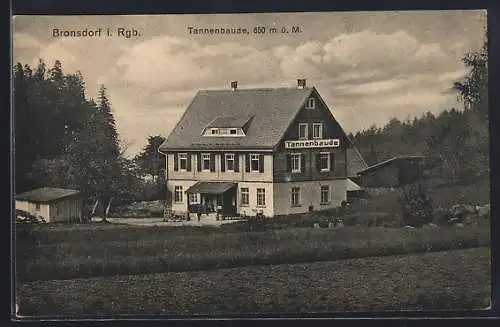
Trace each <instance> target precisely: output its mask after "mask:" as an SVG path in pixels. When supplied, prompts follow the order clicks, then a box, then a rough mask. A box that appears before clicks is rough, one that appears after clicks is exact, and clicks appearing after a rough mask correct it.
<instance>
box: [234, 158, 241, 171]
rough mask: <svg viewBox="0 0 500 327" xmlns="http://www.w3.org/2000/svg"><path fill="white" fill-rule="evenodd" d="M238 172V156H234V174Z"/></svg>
mask: <svg viewBox="0 0 500 327" xmlns="http://www.w3.org/2000/svg"><path fill="white" fill-rule="evenodd" d="M239 171H240V154H239V153H235V154H234V172H235V173H238V172H239Z"/></svg>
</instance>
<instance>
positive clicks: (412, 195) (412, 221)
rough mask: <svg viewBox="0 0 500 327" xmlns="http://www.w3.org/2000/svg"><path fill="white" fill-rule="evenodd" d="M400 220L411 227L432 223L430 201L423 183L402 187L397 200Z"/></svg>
mask: <svg viewBox="0 0 500 327" xmlns="http://www.w3.org/2000/svg"><path fill="white" fill-rule="evenodd" d="M399 203H400V205H401V218H402V219H403V222H404V223H405V224H406V225H408V226H412V227H422V226H423V225H425V224H428V223H430V222H432V213H433V209H432V201H431V199H430V197H429V195H428V192H427V187H426V184H425V181H423V180H422V181H419V182H417V183H414V184H409V185H406V186H404V187H403V192H402V194H401V196H400V198H399Z"/></svg>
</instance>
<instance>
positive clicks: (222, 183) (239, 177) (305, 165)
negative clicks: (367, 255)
mask: <svg viewBox="0 0 500 327" xmlns="http://www.w3.org/2000/svg"><path fill="white" fill-rule="evenodd" d="M159 152H160V153H163V154H164V155H165V159H166V168H167V169H166V174H167V187H168V190H169V191H170V194H171V197H170V198H171V206H172V210H173V211H176V212H187V211H189V212H194V211H196V210H199V208H202V209H203V210H205V211H217V210H219V211H222V212H223V213H225V214H228V215H233V214H239V215H249V216H252V215H256V214H257V213H262V214H264V215H265V216H267V217H272V216H276V215H286V214H292V213H303V212H307V211H316V210H325V209H330V208H334V207H338V206H340V204H341V203H342V201H345V200H346V190H347V187H348V177H349V175H350V174H351V173H350V171H356V170H358V169H362V168H364V167H363V166H360V167H358V168H357V169H356V168H354V169H353V168H352V167H349V162H353V163H356V164H359V162H362V163H363V164H364V161H363V160H362V158H361V160H360V158H359V153H358V152H357V151H356V149H354V147H353V145H352V143H351V142H350V140H349V139H348V138H347V136H346V134H345V132H344V131H343V130H342V128H341V126H340V124H339V123H338V122H337V121H336V120H335V118H334V117H333V115H332V113H331V111H330V109H329V108H328V107H327V105H326V104H325V102H324V101H323V99H322V98H321V96H320V95H319V93H318V91H317V90H316V88H314V87H307V86H306V82H305V80H303V79H300V80H298V83H297V86H296V87H293V88H275V89H238V88H237V84H236V82H233V83H232V85H231V89H228V90H211V91H199V92H198V93H197V95H196V96H195V98H194V99H193V101H192V102H191V104H190V105H189V106H188V108H187V109H186V111H185V113H184V115H183V116H182V117H181V119H180V121H179V123H178V124H177V125H176V127H175V128H174V130H173V131H172V133H171V134H170V135H169V136H168V138H167V140H166V141H165V143H164V144H163V145H162V146H160V148H159ZM353 153H354V156H355V157H356V154H358V156H357V160H349V158H351V157H353Z"/></svg>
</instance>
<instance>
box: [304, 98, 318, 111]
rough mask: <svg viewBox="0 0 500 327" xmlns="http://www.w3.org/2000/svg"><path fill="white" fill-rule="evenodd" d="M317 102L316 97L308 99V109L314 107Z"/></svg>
mask: <svg viewBox="0 0 500 327" xmlns="http://www.w3.org/2000/svg"><path fill="white" fill-rule="evenodd" d="M315 104H316V103H315V101H314V98H309V99H308V100H307V104H306V109H314V106H315Z"/></svg>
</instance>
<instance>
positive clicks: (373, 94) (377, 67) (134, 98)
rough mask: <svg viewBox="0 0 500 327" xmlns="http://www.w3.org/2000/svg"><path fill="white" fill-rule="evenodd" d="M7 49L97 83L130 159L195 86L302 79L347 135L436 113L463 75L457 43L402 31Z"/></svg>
mask: <svg viewBox="0 0 500 327" xmlns="http://www.w3.org/2000/svg"><path fill="white" fill-rule="evenodd" d="M14 47H15V50H16V57H17V58H18V59H20V60H24V61H27V62H28V63H31V64H36V62H37V60H38V58H43V59H44V60H45V61H46V62H47V64H48V65H52V63H53V61H55V60H56V59H58V60H61V62H62V63H63V69H64V70H65V72H68V73H72V72H75V71H76V70H80V71H82V73H83V75H84V77H85V80H86V85H87V90H88V94H89V95H90V96H95V94H96V92H97V89H98V84H100V83H104V84H105V85H106V86H107V88H108V91H109V97H110V99H111V103H112V106H113V109H114V112H115V116H116V120H117V126H118V131H119V133H120V135H121V136H122V138H124V139H125V140H127V141H128V142H132V145H131V146H130V148H129V152H130V153H134V152H136V151H139V150H140V148H141V147H142V146H143V142H144V141H145V139H146V137H147V136H148V135H152V134H162V135H164V136H167V135H168V133H169V132H170V131H171V130H172V128H173V127H174V126H175V124H176V122H177V121H178V119H179V118H180V116H181V115H182V113H183V111H184V110H185V108H186V107H187V106H188V104H189V102H190V101H191V99H192V98H193V96H194V95H195V94H196V92H197V91H198V90H199V89H207V88H226V87H229V81H231V80H238V81H239V82H240V85H241V86H240V87H274V86H286V85H288V86H293V85H294V84H295V80H296V78H307V79H308V84H309V85H316V86H317V87H318V88H319V89H320V92H321V94H322V95H323V96H324V97H325V99H326V100H327V103H328V104H329V105H330V106H331V107H332V109H333V110H334V114H335V115H338V117H339V120H340V121H341V123H343V124H345V128H346V129H347V130H357V129H359V128H364V127H368V126H369V125H371V124H373V123H374V122H375V123H377V124H383V122H385V121H387V120H388V119H389V118H390V117H392V116H395V115H396V116H398V117H399V116H404V117H403V118H405V117H406V116H407V115H408V114H411V115H414V114H417V115H418V113H419V112H422V111H426V110H433V109H436V108H441V107H442V106H447V105H449V104H450V103H453V101H455V99H453V100H452V99H451V98H452V97H453V98H454V96H453V95H452V94H450V93H449V92H448V93H446V92H445V90H449V88H450V87H451V86H452V85H453V82H454V81H455V80H457V79H459V78H460V77H461V76H463V74H464V70H463V67H462V63H461V62H460V58H459V54H458V51H459V50H460V51H462V50H463V49H465V48H466V47H467V43H466V42H464V41H460V42H456V43H454V45H453V46H451V47H443V46H442V45H441V43H439V42H438V41H436V40H432V41H427V42H423V41H421V40H419V39H418V38H417V37H416V36H414V35H412V34H411V33H410V32H407V31H404V30H398V31H394V32H390V33H389V32H388V33H375V32H373V31H370V30H364V31H357V32H353V33H344V34H341V35H338V36H335V37H331V38H329V39H326V40H323V41H320V40H308V41H306V40H305V41H303V42H298V43H297V44H295V45H293V46H292V45H290V44H287V45H283V44H278V43H273V44H271V45H269V44H268V45H267V46H264V45H262V46H259V45H256V44H254V43H251V42H246V41H243V40H239V41H231V42H229V41H227V42H226V41H224V42H219V43H215V42H212V43H209V42H205V43H203V42H202V41H200V40H195V39H189V38H187V37H181V36H173V35H163V36H155V37H151V38H144V39H141V40H138V41H131V40H126V39H121V38H107V39H86V40H84V41H83V40H81V39H80V40H78V39H56V40H54V39H51V40H50V42H42V41H41V40H39V39H37V38H35V37H33V36H30V35H29V34H26V33H16V34H15V35H14ZM460 55H462V54H460ZM436 110H437V109H436ZM359 117H362V118H363V119H359Z"/></svg>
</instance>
